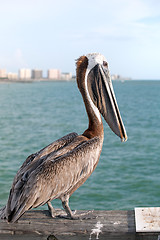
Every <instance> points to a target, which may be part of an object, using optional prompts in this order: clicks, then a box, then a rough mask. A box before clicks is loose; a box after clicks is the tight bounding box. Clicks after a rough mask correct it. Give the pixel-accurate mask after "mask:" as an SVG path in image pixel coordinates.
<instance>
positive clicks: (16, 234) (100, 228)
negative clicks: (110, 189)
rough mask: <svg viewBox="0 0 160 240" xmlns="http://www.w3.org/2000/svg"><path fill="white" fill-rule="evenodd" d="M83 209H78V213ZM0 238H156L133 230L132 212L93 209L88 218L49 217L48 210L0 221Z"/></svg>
mask: <svg viewBox="0 0 160 240" xmlns="http://www.w3.org/2000/svg"><path fill="white" fill-rule="evenodd" d="M82 212H84V211H77V214H79V213H82ZM0 239H1V240H8V239H12V240H20V239H27V240H28V239H30V240H32V239H34V240H40V239H41V240H43V239H45V240H62V239H63V240H80V239H82V240H83V239H85V240H86V239H87V240H93V239H100V240H106V239H107V240H118V239H123V240H143V239H145V240H151V239H152V240H155V239H156V240H158V234H157V233H152V234H151V235H150V234H149V235H147V233H136V230H135V215H134V211H93V212H92V213H90V214H88V215H87V219H83V220H68V219H61V218H55V219H53V218H51V217H50V216H49V214H48V211H39V210H34V211H33V210H32V211H28V212H26V213H25V214H24V215H23V216H22V217H21V218H20V219H19V221H18V222H17V223H7V222H6V221H5V220H1V221H0Z"/></svg>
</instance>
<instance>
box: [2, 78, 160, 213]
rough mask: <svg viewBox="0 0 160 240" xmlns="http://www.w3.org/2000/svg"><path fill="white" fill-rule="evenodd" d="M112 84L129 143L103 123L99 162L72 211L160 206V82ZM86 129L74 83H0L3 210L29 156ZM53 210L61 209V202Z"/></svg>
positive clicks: (73, 202) (73, 200) (73, 199)
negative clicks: (17, 174) (68, 135)
mask: <svg viewBox="0 0 160 240" xmlns="http://www.w3.org/2000/svg"><path fill="white" fill-rule="evenodd" d="M113 85H114V89H115V94H116V96H117V101H118V105H119V109H120V111H121V115H122V118H123V121H124V124H125V127H126V131H127V134H128V141H127V142H126V143H121V141H120V139H119V138H118V137H117V136H116V135H115V134H114V133H113V132H112V131H111V130H110V129H109V127H108V126H107V124H106V123H105V122H104V131H105V139H104V145H103V150H102V154H101V157H100V162H99V164H98V166H97V168H96V170H95V171H94V173H93V174H92V175H91V177H90V178H89V179H88V180H87V181H86V183H85V184H84V185H83V186H81V187H80V188H79V189H78V190H77V191H76V192H75V193H74V194H73V195H72V197H71V198H70V206H71V208H72V209H101V210H102V209H105V210H109V209H133V208H134V207H138V206H160V164H159V162H160V81H125V82H124V83H121V82H113ZM87 126H88V119H87V115H86V112H85V108H84V105H83V102H82V98H81V95H80V93H79V91H78V89H77V86H76V84H75V83H74V82H39V83H25V84H24V83H12V84H0V206H3V205H4V204H5V203H6V201H7V198H8V194H9V189H10V186H11V183H12V180H13V177H14V175H15V174H16V172H17V170H18V168H19V167H20V166H21V164H22V163H23V161H24V160H25V159H26V157H27V156H28V155H30V154H31V153H34V152H36V151H38V150H39V149H41V148H43V147H44V146H46V145H47V144H49V143H51V142H52V141H54V140H56V139H58V138H60V137H62V136H64V135H66V134H67V133H70V132H73V131H76V132H77V133H79V134H80V133H82V132H83V131H84V130H85V129H86V128H87ZM53 205H54V206H55V207H61V203H60V201H59V200H55V201H53ZM44 208H46V207H44Z"/></svg>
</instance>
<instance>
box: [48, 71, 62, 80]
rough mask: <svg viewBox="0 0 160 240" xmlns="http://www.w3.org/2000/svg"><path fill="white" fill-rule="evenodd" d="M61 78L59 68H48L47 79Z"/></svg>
mask: <svg viewBox="0 0 160 240" xmlns="http://www.w3.org/2000/svg"><path fill="white" fill-rule="evenodd" d="M60 78H61V72H60V70H59V69H49V70H48V79H54V80H56V79H57V80H58V79H60Z"/></svg>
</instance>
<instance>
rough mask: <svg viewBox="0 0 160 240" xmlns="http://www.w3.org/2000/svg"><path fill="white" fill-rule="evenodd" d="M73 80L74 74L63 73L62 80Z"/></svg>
mask: <svg viewBox="0 0 160 240" xmlns="http://www.w3.org/2000/svg"><path fill="white" fill-rule="evenodd" d="M71 79H72V73H62V74H61V80H66V81H69V80H71Z"/></svg>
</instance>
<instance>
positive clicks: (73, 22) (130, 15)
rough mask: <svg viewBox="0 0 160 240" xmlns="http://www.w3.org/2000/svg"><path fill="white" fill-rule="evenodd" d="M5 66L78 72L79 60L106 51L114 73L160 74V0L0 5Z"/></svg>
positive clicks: (0, 64)
mask: <svg viewBox="0 0 160 240" xmlns="http://www.w3.org/2000/svg"><path fill="white" fill-rule="evenodd" d="M0 29H1V39H0V68H7V69H10V71H11V72H15V71H16V69H18V68H19V67H20V68H38V69H42V70H43V71H45V70H46V69H47V68H52V66H55V68H56V69H63V71H64V72H67V71H69V72H72V73H73V75H74V74H75V68H76V65H75V62H76V59H77V58H78V57H79V56H81V55H84V54H87V53H90V52H100V53H101V54H103V55H104V56H105V57H106V59H107V61H108V63H109V68H110V72H112V73H119V74H120V75H122V76H130V77H132V79H160V71H159V62H160V54H159V53H160V44H159V42H160V30H159V29H160V1H158V0H135V1H128V0H113V1H109V0H99V1H97V0H94V1H91V0H89V1H84V0H81V1H73V0H68V1H64V0H60V1H54V0H45V1H44V0H35V1H32V0H28V1H24V0H14V1H10V0H6V1H2V2H1V8H0Z"/></svg>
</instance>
